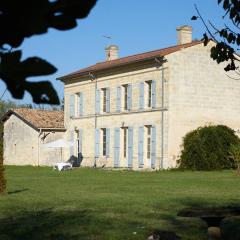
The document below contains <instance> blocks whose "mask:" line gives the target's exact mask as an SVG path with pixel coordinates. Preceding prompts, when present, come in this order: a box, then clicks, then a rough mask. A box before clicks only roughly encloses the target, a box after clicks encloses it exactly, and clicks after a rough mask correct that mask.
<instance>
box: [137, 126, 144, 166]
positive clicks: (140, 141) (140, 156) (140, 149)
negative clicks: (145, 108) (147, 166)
mask: <svg viewBox="0 0 240 240" xmlns="http://www.w3.org/2000/svg"><path fill="white" fill-rule="evenodd" d="M143 139H144V127H139V129H138V166H139V167H142V166H143V165H144V162H143V153H144V151H143V147H144V145H143V144H144V143H143V141H144V140H143Z"/></svg>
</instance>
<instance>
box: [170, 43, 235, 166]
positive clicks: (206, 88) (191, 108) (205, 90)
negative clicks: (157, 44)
mask: <svg viewBox="0 0 240 240" xmlns="http://www.w3.org/2000/svg"><path fill="white" fill-rule="evenodd" d="M211 46H212V43H211V44H209V45H208V46H207V47H204V46H203V44H200V45H196V46H193V47H191V48H186V49H182V50H181V51H179V52H176V53H174V54H171V55H169V56H168V62H169V74H170V81H169V146H168V151H169V154H168V159H169V167H171V166H175V165H176V159H177V158H178V156H179V153H180V150H181V148H180V145H181V144H182V138H183V137H184V135H185V134H186V133H187V132H189V131H191V130H193V129H196V128H198V127H200V126H204V125H207V124H224V125H227V126H229V127H231V128H233V129H234V130H238V129H239V128H240V123H239V119H240V82H239V81H237V80H233V79H231V78H229V77H228V76H227V75H230V76H232V77H234V75H233V73H229V72H228V73H227V72H225V71H224V69H223V68H224V66H225V64H220V65H218V64H217V63H216V62H215V61H213V60H212V59H211V58H210V48H211ZM235 77H236V76H235Z"/></svg>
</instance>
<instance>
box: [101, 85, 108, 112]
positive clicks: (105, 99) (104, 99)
mask: <svg viewBox="0 0 240 240" xmlns="http://www.w3.org/2000/svg"><path fill="white" fill-rule="evenodd" d="M102 93H103V106H102V109H103V112H107V89H106V88H102Z"/></svg>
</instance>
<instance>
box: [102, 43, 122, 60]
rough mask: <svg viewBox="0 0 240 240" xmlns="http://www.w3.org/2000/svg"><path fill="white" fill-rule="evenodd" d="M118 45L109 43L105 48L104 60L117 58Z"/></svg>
mask: <svg viewBox="0 0 240 240" xmlns="http://www.w3.org/2000/svg"><path fill="white" fill-rule="evenodd" d="M118 50H119V48H118V46H117V45H110V46H108V47H106V48H105V51H106V61H111V60H115V59H117V58H118Z"/></svg>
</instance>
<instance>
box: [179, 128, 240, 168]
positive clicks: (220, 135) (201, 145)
mask: <svg viewBox="0 0 240 240" xmlns="http://www.w3.org/2000/svg"><path fill="white" fill-rule="evenodd" d="M238 143H239V138H238V137H237V135H235V133H234V130H233V129H231V128H229V127H227V126H224V125H216V126H211V125H210V126H205V127H199V128H198V129H196V130H194V131H191V132H189V133H187V134H186V136H185V137H184V138H183V146H182V147H183V149H182V151H181V155H180V160H179V163H180V168H186V169H192V170H220V169H229V168H234V167H235V163H234V159H233V158H232V157H231V156H230V154H229V153H230V147H231V145H235V144H238Z"/></svg>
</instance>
